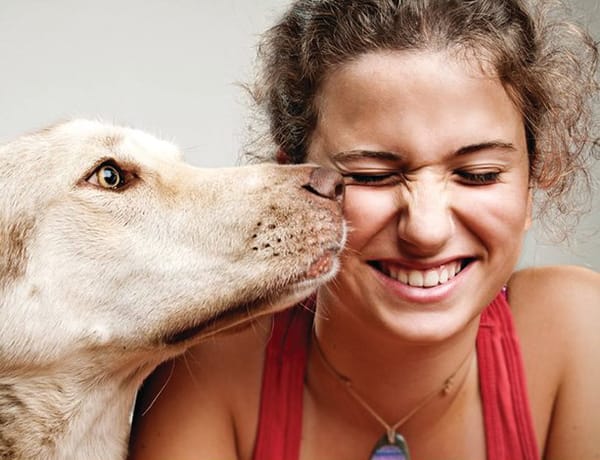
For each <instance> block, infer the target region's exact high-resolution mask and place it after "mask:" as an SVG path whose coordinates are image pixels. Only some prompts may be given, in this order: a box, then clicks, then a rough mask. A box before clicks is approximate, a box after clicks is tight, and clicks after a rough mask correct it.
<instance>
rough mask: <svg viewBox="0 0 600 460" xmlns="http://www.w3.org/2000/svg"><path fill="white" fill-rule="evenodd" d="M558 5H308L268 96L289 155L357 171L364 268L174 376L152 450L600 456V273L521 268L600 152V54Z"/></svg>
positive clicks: (157, 453) (353, 254)
mask: <svg viewBox="0 0 600 460" xmlns="http://www.w3.org/2000/svg"><path fill="white" fill-rule="evenodd" d="M549 8H550V7H549V5H547V4H546V2H538V3H537V4H536V5H535V7H531V8H528V7H527V5H526V4H525V2H523V1H522V0H502V1H497V0H495V1H485V0H482V1H477V2H472V1H460V0H440V1H435V2H430V1H425V0H403V1H399V0H362V1H358V0H345V1H344V0H320V1H315V0H299V1H296V2H294V3H293V4H292V5H291V7H290V9H289V10H288V12H287V13H286V14H285V15H284V17H283V18H282V19H281V21H280V22H279V23H278V24H277V25H276V26H275V27H274V28H272V29H271V30H270V31H269V32H268V33H267V34H266V35H265V38H264V41H263V43H262V47H261V55H262V59H263V64H264V65H263V68H262V74H261V78H260V79H259V80H258V83H257V86H256V88H255V96H256V98H257V101H258V103H259V105H260V106H261V107H262V108H264V109H265V113H266V115H267V117H268V122H269V130H270V137H271V139H272V140H273V141H274V142H275V144H276V145H277V148H278V154H277V159H278V160H279V161H280V162H292V163H301V162H305V161H308V162H314V163H319V164H321V165H325V166H329V167H331V168H335V169H337V170H339V171H340V172H341V173H342V175H343V176H344V177H345V180H346V184H347V188H346V198H345V205H344V211H345V215H346V217H347V219H348V222H349V225H350V227H351V229H352V231H351V233H350V235H349V239H348V245H347V250H346V251H345V255H344V257H343V262H342V268H341V271H340V273H339V274H338V276H337V277H336V279H335V281H334V282H333V283H331V284H330V285H328V286H327V287H325V288H323V289H321V290H320V291H319V292H318V293H317V295H316V297H315V299H312V300H310V301H307V303H306V305H303V306H300V307H296V308H292V309H290V310H288V311H286V312H283V313H280V314H277V315H275V316H274V318H268V319H262V320H260V322H257V323H255V324H253V327H249V328H248V329H246V330H244V331H242V332H236V333H235V334H231V335H229V336H225V337H222V338H220V339H216V340H214V341H209V342H207V343H203V344H201V345H199V346H197V347H196V348H194V349H193V350H191V352H190V353H189V354H188V355H186V356H185V357H184V358H182V359H180V360H177V361H176V362H175V363H170V364H168V365H166V366H163V368H162V369H161V370H159V371H158V372H157V373H156V374H155V376H154V377H153V378H152V379H151V380H150V382H149V384H148V385H147V388H146V390H145V392H144V393H143V397H142V399H141V403H140V408H141V410H143V409H145V408H147V407H148V406H149V405H150V403H151V402H152V405H151V408H150V409H148V410H147V413H145V414H144V415H138V416H137V417H136V421H135V423H134V431H133V437H132V455H133V458H145V459H148V458H178V459H184V458H190V459H192V458H196V459H201V458H202V459H204V458H206V459H208V458H219V459H251V458H254V459H282V458H284V459H286V460H287V459H289V460H296V459H357V460H360V459H369V458H384V457H385V458H388V459H391V458H393V459H407V458H409V457H410V458H412V459H418V460H422V459H442V458H443V459H485V458H488V459H509V458H510V459H520V458H523V459H533V458H539V457H540V456H543V457H544V458H546V459H592V458H600V451H599V450H598V447H597V439H599V436H600V398H599V397H598V396H597V388H600V360H598V358H597V356H596V354H597V352H598V350H600V334H598V333H597V331H598V326H599V325H600V276H599V275H598V274H596V273H593V272H591V271H589V270H585V269H582V268H574V267H551V268H537V269H527V270H523V271H517V272H514V269H515V265H516V263H517V260H518V258H519V254H520V250H521V244H522V239H523V236H524V234H525V232H526V231H527V229H528V228H529V226H530V222H531V216H532V208H533V202H534V201H535V198H539V199H540V200H539V201H540V203H539V204H538V205H539V208H538V209H540V210H541V211H544V212H546V213H550V214H551V213H552V212H553V211H556V212H557V214H551V215H559V214H560V213H561V212H562V215H568V214H569V211H570V210H571V207H569V205H568V204H569V203H570V202H571V201H569V200H570V197H569V192H570V191H577V190H579V188H578V187H577V186H578V184H581V183H584V182H585V179H586V174H587V169H586V168H587V166H588V165H587V159H588V158H589V154H590V153H591V148H592V146H591V145H592V143H591V142H589V141H590V140H591V139H592V138H591V133H590V131H589V128H590V125H591V124H590V122H589V121H590V119H589V113H590V107H589V105H588V104H589V102H590V100H591V96H592V95H593V92H594V91H595V90H596V81H595V74H594V72H595V65H596V52H597V50H596V48H595V45H594V44H593V42H592V41H591V40H590V39H589V37H588V36H587V35H585V34H584V33H583V32H581V31H580V30H579V29H578V28H576V27H575V26H573V25H572V24H570V23H568V22H566V21H559V20H558V19H557V17H558V16H557V14H556V11H550V9H549ZM306 307H308V308H306ZM311 311H314V317H313V315H312V313H311ZM157 393H159V394H158V396H156V395H157Z"/></svg>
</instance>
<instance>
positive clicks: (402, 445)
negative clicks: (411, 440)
mask: <svg viewBox="0 0 600 460" xmlns="http://www.w3.org/2000/svg"><path fill="white" fill-rule="evenodd" d="M371 460H410V455H408V446H407V445H406V441H405V440H404V438H403V437H402V435H400V434H398V433H393V436H390V435H388V433H386V434H384V435H383V436H382V437H381V439H379V441H377V444H375V447H374V448H373V453H372V454H371Z"/></svg>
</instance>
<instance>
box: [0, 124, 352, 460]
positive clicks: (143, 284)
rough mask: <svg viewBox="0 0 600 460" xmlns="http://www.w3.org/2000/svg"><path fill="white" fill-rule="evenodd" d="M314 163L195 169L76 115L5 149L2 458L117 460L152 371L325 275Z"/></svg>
mask: <svg viewBox="0 0 600 460" xmlns="http://www.w3.org/2000/svg"><path fill="white" fill-rule="evenodd" d="M107 164H108V165H109V168H110V167H113V168H120V170H121V171H120V172H121V178H122V182H120V183H119V184H118V186H117V187H116V188H114V189H112V188H103V185H106V184H105V183H104V182H102V180H101V178H100V179H99V176H98V171H99V170H103V171H104V170H106V169H105V165H107ZM322 171H323V170H319V169H315V167H313V166H308V165H302V166H285V167H284V166H277V165H256V166H245V167H239V168H223V169H208V170H207V169H199V168H195V167H192V166H190V165H187V164H185V163H183V162H182V161H181V160H180V154H179V152H178V151H177V149H176V148H175V147H174V146H173V145H171V144H170V143H167V142H164V141H160V140H157V139H156V138H154V137H152V136H150V135H148V134H145V133H143V132H140V131H136V130H133V129H129V128H123V127H116V126H112V125H107V124H103V123H100V122H93V121H84V120H74V121H69V122H66V123H62V124H58V125H56V126H53V127H51V128H47V129H44V130H42V131H40V132H37V133H33V134H30V135H26V136H23V137H21V138H19V139H17V140H16V141H14V142H12V143H9V144H7V145H5V146H3V147H1V148H0V458H11V459H44V460H49V459H102V460H111V459H118V458H123V457H124V456H125V455H126V440H127V435H128V429H129V414H130V409H131V406H132V402H133V399H134V397H135V393H136V390H137V388H138V387H139V385H140V384H141V382H142V381H143V379H144V378H145V377H146V376H147V375H148V374H149V373H150V372H151V371H152V369H153V368H154V367H155V366H156V365H158V364H159V363H160V362H162V361H164V360H165V359H168V358H170V357H173V356H174V355H176V354H179V353H181V352H183V351H184V350H185V349H186V348H187V347H189V346H190V345H191V344H193V343H195V342H197V341H198V340H200V339H201V338H202V337H206V336H208V335H210V334H214V333H217V332H219V331H220V330H222V329H224V328H227V327H231V326H232V325H236V324H239V323H240V322H244V321H247V320H248V318H250V317H253V316H256V315H260V314H265V313H267V312H271V311H274V310H276V309H278V308H283V307H285V306H288V305H290V304H292V303H294V302H296V301H298V300H300V299H301V298H303V297H306V296H307V295H309V294H310V292H312V291H313V290H314V289H315V288H316V287H317V285H319V284H320V283H323V282H325V281H326V280H328V279H330V278H331V277H332V276H333V275H334V272H335V271H336V268H337V264H338V262H337V258H336V255H337V253H338V251H339V250H340V248H341V246H342V245H343V240H344V238H345V230H344V224H343V220H342V216H341V209H340V197H339V195H340V191H339V187H341V183H338V182H337V179H336V177H337V176H332V175H331V174H329V173H323V172H322ZM109 179H110V177H109ZM334 189H335V190H334Z"/></svg>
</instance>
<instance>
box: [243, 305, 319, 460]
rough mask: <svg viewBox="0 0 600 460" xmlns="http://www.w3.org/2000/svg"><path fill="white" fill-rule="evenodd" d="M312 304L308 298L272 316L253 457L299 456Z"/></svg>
mask: <svg viewBox="0 0 600 460" xmlns="http://www.w3.org/2000/svg"><path fill="white" fill-rule="evenodd" d="M313 304H314V302H313V301H312V300H309V301H307V303H306V304H301V305H297V306H295V307H293V308H289V309H287V310H284V311H281V312H279V313H276V314H275V315H274V316H273V332H272V336H271V339H270V340H269V343H268V345H267V349H266V352H265V364H264V369H263V382H262V390H261V398H260V401H261V402H260V409H259V425H258V430H257V433H256V444H255V446H254V453H253V456H252V458H253V460H283V459H297V458H299V456H300V438H301V436H302V402H303V401H302V399H303V394H304V374H305V370H306V361H307V353H308V342H309V340H310V332H311V328H312V321H313V312H312V311H311V310H312V308H313Z"/></svg>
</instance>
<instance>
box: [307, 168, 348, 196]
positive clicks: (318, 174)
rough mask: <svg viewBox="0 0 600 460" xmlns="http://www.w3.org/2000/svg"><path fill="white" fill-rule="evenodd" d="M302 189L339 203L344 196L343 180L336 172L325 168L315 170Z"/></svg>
mask: <svg viewBox="0 0 600 460" xmlns="http://www.w3.org/2000/svg"><path fill="white" fill-rule="evenodd" d="M304 188H305V189H306V190H308V191H309V192H312V193H314V194H316V195H319V196H322V197H324V198H329V199H331V200H335V201H341V200H342V198H343V196H344V179H343V177H342V175H341V174H340V173H338V172H336V171H333V170H331V169H327V168H321V167H318V168H315V169H314V170H313V171H312V172H311V173H310V177H309V180H308V183H307V184H305V185H304Z"/></svg>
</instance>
